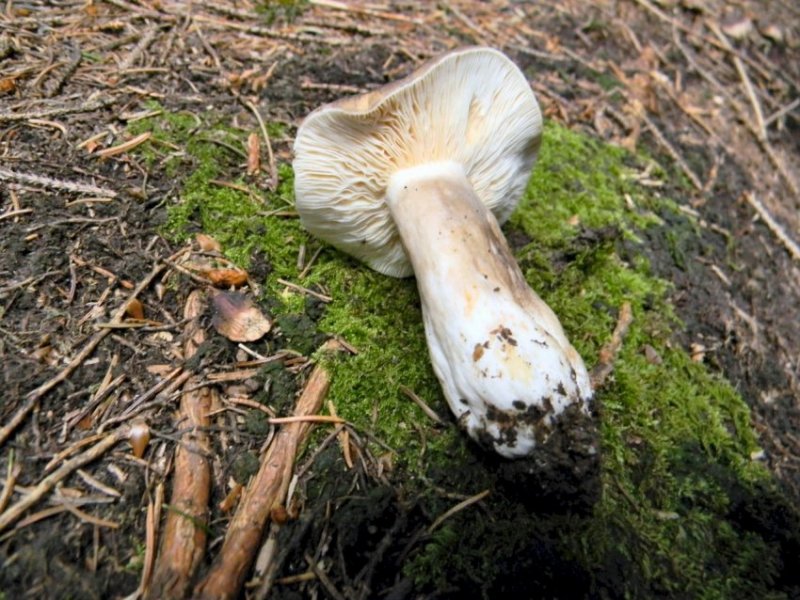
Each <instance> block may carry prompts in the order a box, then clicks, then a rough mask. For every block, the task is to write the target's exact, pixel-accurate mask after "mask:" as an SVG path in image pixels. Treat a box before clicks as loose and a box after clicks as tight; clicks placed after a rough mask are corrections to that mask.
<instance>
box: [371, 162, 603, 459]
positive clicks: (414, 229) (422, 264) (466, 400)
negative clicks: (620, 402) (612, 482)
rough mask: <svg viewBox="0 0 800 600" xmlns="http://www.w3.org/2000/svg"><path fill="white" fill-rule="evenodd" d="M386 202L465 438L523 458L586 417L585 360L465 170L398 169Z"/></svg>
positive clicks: (453, 166)
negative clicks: (570, 418) (574, 418)
mask: <svg viewBox="0 0 800 600" xmlns="http://www.w3.org/2000/svg"><path fill="white" fill-rule="evenodd" d="M386 197H387V204H388V206H389V210H390V211H391V213H392V216H393V218H394V220H395V223H396V225H397V228H398V231H399V233H400V237H401V239H402V242H403V245H404V247H405V250H406V252H407V254H408V256H409V258H410V261H411V264H412V265H413V267H414V273H415V275H416V278H417V287H418V289H419V293H420V298H421V301H422V310H423V317H424V322H425V334H426V338H427V341H428V348H429V350H430V355H431V361H432V363H433V368H434V371H435V373H436V375H437V377H438V378H439V381H440V382H441V384H442V389H443V391H444V394H445V397H446V398H447V401H448V403H449V405H450V408H451V410H452V411H453V413H454V414H455V415H456V417H457V418H458V420H459V423H460V424H461V425H462V426H463V427H464V428H465V429H466V430H467V432H468V433H469V434H470V436H472V437H473V438H474V439H475V440H477V441H478V442H480V443H482V444H484V445H486V446H489V447H491V448H493V449H494V450H495V451H497V452H498V453H499V454H501V455H503V456H506V457H509V458H515V457H522V456H527V455H530V454H531V453H532V452H533V450H534V448H536V447H537V446H539V445H542V444H543V443H544V442H545V441H546V440H547V439H548V438H549V437H550V436H551V434H554V433H555V432H556V431H557V430H558V429H559V428H558V427H557V424H558V421H559V418H560V416H561V415H562V414H564V412H565V411H566V409H567V408H570V407H572V410H571V411H570V412H573V411H574V410H575V407H577V410H578V411H579V412H581V413H583V414H586V415H588V414H589V401H590V399H591V395H592V391H591V385H590V383H589V376H588V374H587V372H586V368H585V366H584V364H583V361H582V360H581V358H580V356H579V355H578V353H577V352H576V351H575V349H574V348H573V347H572V345H571V344H570V343H569V341H568V340H567V338H566V335H565V334H564V331H563V329H562V327H561V324H560V323H559V321H558V318H557V317H556V315H555V314H554V313H553V311H552V310H550V308H549V307H548V306H547V305H546V304H545V303H544V302H543V301H542V300H541V298H539V296H537V295H536V293H535V292H534V291H533V290H531V289H530V287H529V286H528V284H527V282H526V281H525V278H524V276H523V274H522V272H521V271H520V269H519V266H518V265H517V263H516V261H515V259H514V257H513V255H512V254H511V250H510V249H509V247H508V244H507V242H506V240H505V237H504V236H503V234H502V232H501V231H500V227H499V225H498V223H497V220H496V219H495V218H494V216H493V215H492V213H491V211H490V210H489V209H488V208H486V206H484V204H483V203H482V202H481V200H480V199H479V198H478V197H477V195H476V194H475V192H474V190H473V188H472V186H471V184H470V182H469V180H468V179H467V177H466V175H465V172H464V169H463V167H462V166H461V165H459V164H457V163H453V162H444V163H433V164H426V165H422V166H419V167H414V168H412V169H406V170H404V171H400V172H398V173H397V174H395V175H394V176H393V178H392V180H391V181H390V184H389V187H388V190H387V196H386Z"/></svg>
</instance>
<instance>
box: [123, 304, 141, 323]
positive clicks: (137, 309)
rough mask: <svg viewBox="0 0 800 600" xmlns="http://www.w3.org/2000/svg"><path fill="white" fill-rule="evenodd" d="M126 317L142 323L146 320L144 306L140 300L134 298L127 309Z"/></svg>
mask: <svg viewBox="0 0 800 600" xmlns="http://www.w3.org/2000/svg"><path fill="white" fill-rule="evenodd" d="M125 316H126V317H128V318H129V319H137V320H139V321H141V320H142V319H144V306H143V305H142V303H141V302H139V300H137V299H136V298H134V299H133V300H131V301H130V302H128V305H127V306H126V307H125Z"/></svg>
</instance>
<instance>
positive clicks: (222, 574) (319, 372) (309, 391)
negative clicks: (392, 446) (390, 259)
mask: <svg viewBox="0 0 800 600" xmlns="http://www.w3.org/2000/svg"><path fill="white" fill-rule="evenodd" d="M329 385H330V376H329V375H328V372H327V371H326V370H325V369H324V368H323V367H322V366H319V365H317V366H316V367H315V368H314V371H313V372H312V373H311V377H310V378H309V380H308V383H307V384H306V387H305V389H304V390H303V393H302V395H301V396H300V398H299V399H298V401H297V405H296V407H295V413H294V414H295V416H307V415H313V414H316V413H317V412H318V411H319V410H320V408H321V407H322V402H323V400H324V398H325V395H326V394H327V392H328V387H329ZM310 428H311V425H310V423H305V422H299V423H291V424H288V425H286V426H285V427H282V428H281V430H280V431H279V432H278V433H277V435H276V436H275V440H274V441H273V443H272V445H271V446H270V448H269V449H268V450H267V452H266V454H265V456H264V458H263V460H262V461H261V468H260V469H259V471H258V473H257V474H256V476H255V477H254V478H253V480H252V481H251V482H250V485H248V486H247V490H246V491H245V494H244V496H243V498H242V500H241V502H240V503H239V507H238V509H237V511H236V514H235V515H234V517H233V519H232V521H231V523H230V525H229V527H228V533H227V535H226V536H225V542H224V543H223V545H222V550H221V551H220V554H219V556H218V557H217V560H216V561H214V564H213V565H212V567H211V569H210V570H209V572H208V574H207V575H206V577H205V579H203V581H201V582H200V583H199V584H198V585H197V587H196V588H195V590H194V596H193V597H195V598H235V597H237V596H238V594H239V591H240V589H241V587H242V585H243V583H244V580H245V576H246V575H247V571H248V569H249V568H250V565H251V564H252V563H253V560H254V559H255V555H256V553H257V552H258V548H259V544H260V542H261V536H262V534H263V532H264V528H265V527H266V524H267V522H268V520H269V517H270V513H271V511H272V509H273V507H274V506H276V505H280V504H282V503H283V502H284V501H285V498H286V492H287V490H288V487H289V481H290V479H291V473H292V468H293V465H294V461H295V457H296V454H297V450H298V448H299V447H300V445H301V444H302V443H303V441H304V440H305V437H306V435H307V434H308V432H309V430H310Z"/></svg>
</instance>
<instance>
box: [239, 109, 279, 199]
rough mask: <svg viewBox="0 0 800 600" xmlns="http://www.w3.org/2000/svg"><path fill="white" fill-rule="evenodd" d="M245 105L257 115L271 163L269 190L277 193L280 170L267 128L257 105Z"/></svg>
mask: <svg viewBox="0 0 800 600" xmlns="http://www.w3.org/2000/svg"><path fill="white" fill-rule="evenodd" d="M244 104H245V106H246V107H247V108H248V109H250V112H252V113H253V114H254V115H255V117H256V120H257V121H258V126H259V128H260V129H261V136H262V137H263V138H264V143H265V144H266V146H267V160H268V161H269V189H270V190H272V191H275V190H276V189H277V188H278V168H277V166H276V165H275V154H274V153H273V152H272V142H270V139H269V132H267V126H266V125H265V124H264V119H262V118H261V113H259V112H258V108H256V105H255V104H253V103H252V102H250V101H249V100H248V101H246V102H245V103H244Z"/></svg>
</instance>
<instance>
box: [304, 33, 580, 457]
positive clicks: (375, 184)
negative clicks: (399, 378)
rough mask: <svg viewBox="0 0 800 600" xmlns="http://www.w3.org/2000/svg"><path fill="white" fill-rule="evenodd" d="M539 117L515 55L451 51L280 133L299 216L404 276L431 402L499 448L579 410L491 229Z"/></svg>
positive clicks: (524, 451) (529, 162) (558, 340)
mask: <svg viewBox="0 0 800 600" xmlns="http://www.w3.org/2000/svg"><path fill="white" fill-rule="evenodd" d="M541 128H542V118H541V113H540V111H539V106H538V103H537V101H536V98H535V96H534V94H533V92H532V91H531V88H530V86H529V84H528V82H527V81H526V79H525V76H524V75H523V74H522V72H521V71H520V70H519V69H518V68H517V67H516V65H514V63H513V62H511V60H510V59H508V58H507V57H506V56H505V55H503V54H502V53H500V52H498V51H496V50H493V49H489V48H465V49H460V50H455V51H453V52H450V53H447V54H445V55H443V56H440V57H438V58H436V59H433V60H431V61H430V62H428V63H426V64H425V65H423V66H422V67H421V68H419V69H418V70H417V71H415V72H414V73H412V74H411V75H410V76H408V77H406V78H405V79H402V80H399V81H396V82H394V83H390V84H388V85H386V86H385V87H382V88H380V89H377V90H374V91H371V92H369V93H366V94H363V95H360V96H355V97H351V98H344V99H342V100H339V101H337V102H334V103H332V104H328V105H325V106H322V107H320V108H318V109H317V110H315V111H314V112H312V113H311V114H310V115H309V116H308V117H307V118H306V119H305V120H304V121H303V123H302V125H301V126H300V128H299V130H298V132H297V138H296V140H295V144H294V151H295V160H294V163H293V166H294V171H295V196H296V206H297V211H298V213H299V214H300V217H301V219H302V222H303V225H304V226H305V227H306V228H307V229H308V230H309V231H310V232H311V233H313V234H314V235H316V236H318V237H319V238H322V239H323V240H325V241H327V242H329V243H330V244H332V245H333V246H335V247H337V248H339V249H341V250H343V251H344V252H347V253H349V254H351V255H353V256H355V257H357V258H358V259H360V260H362V261H364V262H365V263H367V264H368V265H369V266H371V267H372V268H374V269H376V270H377V271H379V272H381V273H384V274H386V275H391V276H394V277H404V276H408V275H411V274H414V275H415V276H416V279H417V287H418V290H419V294H420V298H421V303H422V312H423V319H424V323H425V335H426V338H427V342H428V349H429V351H430V357H431V361H432V364H433V369H434V372H435V373H436V376H437V377H438V379H439V381H440V383H441V386H442V389H443V391H444V395H445V398H446V399H447V402H448V404H449V406H450V408H451V410H452V411H453V413H454V414H455V416H456V417H457V419H458V422H459V423H460V424H461V425H462V426H463V427H464V428H465V429H466V431H467V432H468V433H469V435H470V436H471V437H472V438H473V439H475V440H477V441H478V442H479V443H481V444H483V445H486V446H488V447H490V448H493V449H494V450H495V451H496V452H497V453H499V454H500V455H502V456H504V457H507V458H516V457H525V456H529V455H530V454H531V453H532V452H533V451H534V449H535V448H537V447H538V446H541V445H542V444H544V443H546V442H547V440H548V439H549V438H550V437H551V435H552V434H553V433H554V432H556V431H557V430H558V431H561V430H563V429H564V423H565V422H567V421H572V420H574V419H575V418H579V419H584V417H589V415H590V404H591V397H592V389H591V384H590V381H589V376H588V373H587V371H586V367H585V366H584V364H583V361H582V360H581V357H580V356H579V355H578V353H577V352H576V351H575V349H574V348H573V347H572V345H571V344H570V343H569V341H568V340H567V337H566V335H565V334H564V330H563V329H562V327H561V324H560V323H559V321H558V318H557V317H556V315H555V314H554V313H553V311H552V310H551V309H550V308H549V307H548V306H547V305H546V304H545V303H544V302H543V301H542V300H541V298H539V296H538V295H537V294H536V293H535V292H534V291H533V290H532V289H530V287H529V286H528V285H527V283H526V281H525V278H524V276H523V274H522V272H521V270H520V268H519V266H518V265H517V263H516V261H515V260H514V257H513V255H512V253H511V250H510V249H509V247H508V244H507V242H506V240H505V238H504V236H503V234H502V232H501V231H500V226H499V223H503V222H504V221H505V220H506V219H507V218H508V217H509V216H510V214H511V212H512V211H513V210H514V208H515V207H516V204H517V202H518V201H519V198H520V196H521V195H522V193H523V191H524V190H525V187H526V185H527V181H528V178H529V176H530V172H531V169H532V167H533V163H534V161H535V159H536V153H537V151H538V148H539V144H540V139H541Z"/></svg>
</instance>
